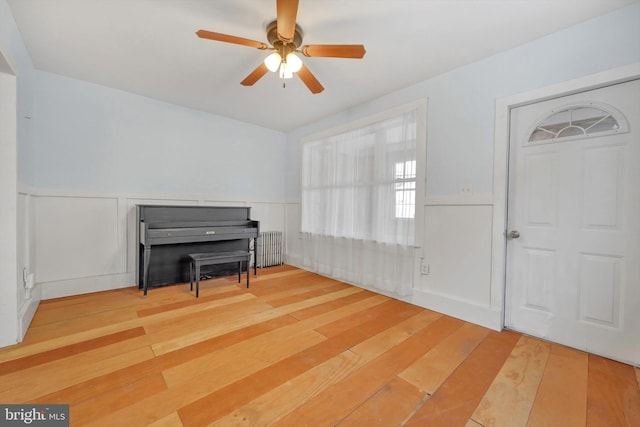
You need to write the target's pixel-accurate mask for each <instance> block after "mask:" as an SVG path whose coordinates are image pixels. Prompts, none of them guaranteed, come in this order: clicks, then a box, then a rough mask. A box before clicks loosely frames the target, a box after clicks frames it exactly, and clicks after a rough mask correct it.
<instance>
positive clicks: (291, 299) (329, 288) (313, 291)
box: [265, 282, 349, 307]
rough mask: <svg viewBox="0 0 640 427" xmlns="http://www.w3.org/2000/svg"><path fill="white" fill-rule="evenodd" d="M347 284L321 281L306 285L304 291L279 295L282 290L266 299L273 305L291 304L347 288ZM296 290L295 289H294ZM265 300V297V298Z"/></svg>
mask: <svg viewBox="0 0 640 427" xmlns="http://www.w3.org/2000/svg"><path fill="white" fill-rule="evenodd" d="M348 287H349V286H348V285H346V284H341V283H338V284H336V283H332V282H321V283H319V284H318V285H317V286H313V287H308V288H306V289H305V292H296V293H292V292H286V294H287V295H280V294H283V293H284V292H280V294H279V295H278V298H277V299H275V298H274V299H268V301H269V304H271V305H272V306H274V307H281V306H283V305H289V304H293V303H296V302H299V301H304V300H306V299H309V298H314V297H317V296H320V295H325V294H327V293H331V292H336V291H340V290H343V289H347V288H348ZM296 291H297V289H296ZM265 301H267V299H266V298H265Z"/></svg>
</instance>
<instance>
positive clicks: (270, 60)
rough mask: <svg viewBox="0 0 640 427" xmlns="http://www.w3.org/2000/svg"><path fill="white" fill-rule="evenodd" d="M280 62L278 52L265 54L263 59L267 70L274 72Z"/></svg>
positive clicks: (280, 58)
mask: <svg viewBox="0 0 640 427" xmlns="http://www.w3.org/2000/svg"><path fill="white" fill-rule="evenodd" d="M281 63H282V57H281V56H280V54H279V53H278V52H273V53H272V54H271V55H269V56H267V57H266V58H265V59H264V65H266V66H267V68H268V69H269V71H271V72H274V73H275V72H276V71H277V70H278V67H280V64H281Z"/></svg>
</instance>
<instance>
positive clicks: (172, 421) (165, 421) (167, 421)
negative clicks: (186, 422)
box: [147, 412, 183, 427]
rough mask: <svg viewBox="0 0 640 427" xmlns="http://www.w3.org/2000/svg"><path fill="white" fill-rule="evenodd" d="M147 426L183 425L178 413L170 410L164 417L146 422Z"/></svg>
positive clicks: (167, 426) (169, 426)
mask: <svg viewBox="0 0 640 427" xmlns="http://www.w3.org/2000/svg"><path fill="white" fill-rule="evenodd" d="M147 427H183V424H182V420H181V419H180V416H179V415H178V413H177V412H172V413H170V414H169V415H167V416H166V417H164V418H160V419H159V420H156V421H154V422H152V423H150V424H148V425H147Z"/></svg>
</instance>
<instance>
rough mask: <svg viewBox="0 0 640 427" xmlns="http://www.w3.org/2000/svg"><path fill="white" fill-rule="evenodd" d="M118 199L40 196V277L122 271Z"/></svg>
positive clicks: (43, 279) (41, 279) (50, 278)
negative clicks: (119, 260)
mask: <svg viewBox="0 0 640 427" xmlns="http://www.w3.org/2000/svg"><path fill="white" fill-rule="evenodd" d="M118 225H119V224H118V199H117V198H107V197H104V198H101V197H37V198H36V281H37V282H50V281H59V280H64V279H73V278H80V277H89V276H100V275H106V274H116V273H122V271H118V268H117V267H118V264H119V262H118V257H119V256H121V253H120V251H121V249H122V248H121V247H119V246H118V245H119V242H120V240H121V239H120V237H119V231H120V230H119V227H118Z"/></svg>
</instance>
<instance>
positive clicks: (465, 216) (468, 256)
mask: <svg viewBox="0 0 640 427" xmlns="http://www.w3.org/2000/svg"><path fill="white" fill-rule="evenodd" d="M425 209H426V211H425V227H424V230H425V237H424V242H425V244H424V261H423V262H424V263H425V264H426V265H427V272H426V273H427V274H421V276H420V280H418V281H417V289H416V290H415V294H414V299H413V302H414V303H415V304H418V305H420V306H423V307H426V308H430V309H432V310H436V311H440V312H442V313H446V314H449V315H451V316H455V317H458V318H461V319H464V320H467V321H470V322H473V323H478V324H481V325H483V326H487V327H490V328H493V329H500V322H501V313H500V312H499V311H496V310H494V309H492V307H491V238H492V233H491V230H492V227H491V220H492V214H493V207H492V206H491V205H489V204H487V205H484V204H483V205H480V204H468V205H464V204H456V205H428V206H426V208H425Z"/></svg>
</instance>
